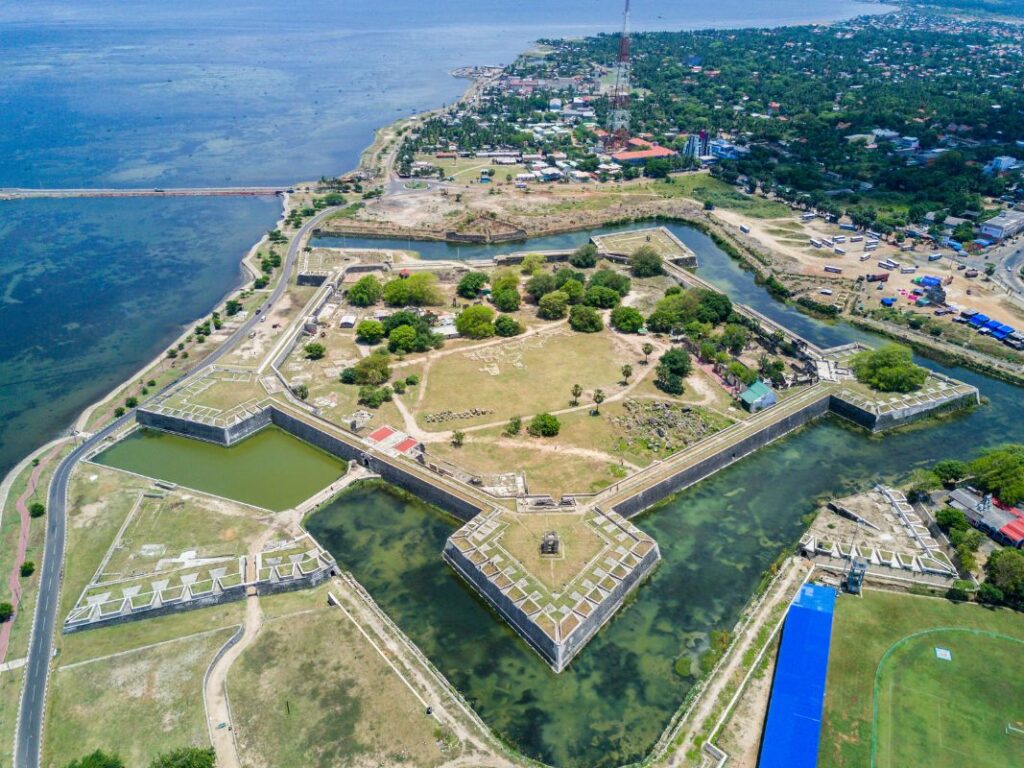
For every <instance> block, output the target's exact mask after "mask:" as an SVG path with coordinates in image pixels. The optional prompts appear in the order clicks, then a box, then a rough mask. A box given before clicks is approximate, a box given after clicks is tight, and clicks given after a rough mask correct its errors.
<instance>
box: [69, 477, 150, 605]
mask: <svg viewBox="0 0 1024 768" xmlns="http://www.w3.org/2000/svg"><path fill="white" fill-rule="evenodd" d="M150 484H151V483H150V482H149V481H148V480H145V479H143V478H140V477H135V476H134V475H129V474H127V473H125V472H118V471H115V470H112V469H106V468H105V467H101V466H98V465H95V464H80V465H79V466H78V468H77V469H76V470H75V473H74V475H73V476H72V478H71V484H70V486H69V487H68V505H67V510H68V526H67V542H66V548H67V549H66V551H67V557H66V558H65V561H64V580H63V582H62V585H61V606H60V610H59V611H58V618H59V619H60V620H62V621H63V618H64V617H65V616H67V614H68V612H69V611H70V610H71V609H72V607H74V605H75V603H76V602H77V600H78V596H79V595H80V594H81V592H82V590H83V589H84V588H85V585H86V584H88V583H89V581H90V580H91V579H92V576H93V574H94V573H95V572H96V569H97V568H98V567H99V565H100V562H101V561H102V560H103V555H104V554H105V553H106V551H107V548H108V547H110V543H111V542H112V541H113V540H114V537H115V536H116V535H117V531H118V529H119V528H120V527H121V524H122V523H123V522H124V519H125V517H126V516H127V515H128V513H129V512H130V511H131V509H132V507H133V506H134V505H135V503H136V502H137V501H138V499H139V494H140V493H141V492H142V490H143V489H145V488H147V487H149V486H150Z"/></svg>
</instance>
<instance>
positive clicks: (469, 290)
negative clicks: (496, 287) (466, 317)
mask: <svg viewBox="0 0 1024 768" xmlns="http://www.w3.org/2000/svg"><path fill="white" fill-rule="evenodd" d="M485 285H487V274H486V273H485V272H467V273H466V274H465V275H463V276H462V279H461V280H459V285H458V287H456V289H455V290H456V292H457V293H458V294H459V296H461V297H463V298H464V299H475V298H476V297H477V295H478V294H479V293H480V291H481V289H482V288H483V287H484V286H485Z"/></svg>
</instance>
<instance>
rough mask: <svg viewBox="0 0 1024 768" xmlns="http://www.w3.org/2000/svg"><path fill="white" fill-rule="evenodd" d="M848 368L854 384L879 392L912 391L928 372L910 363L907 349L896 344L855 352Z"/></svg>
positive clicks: (919, 386)
mask: <svg viewBox="0 0 1024 768" xmlns="http://www.w3.org/2000/svg"><path fill="white" fill-rule="evenodd" d="M850 367H851V368H852V369H853V375H854V376H856V377H857V381H860V382H862V383H864V384H867V385H868V386H869V387H871V388H872V389H877V390H878V391H879V392H913V391H915V390H918V389H920V388H921V385H923V384H924V382H925V379H927V378H928V371H926V370H925V369H924V368H922V367H921V366H919V365H916V364H915V363H914V360H913V356H912V354H911V352H910V349H909V348H907V347H904V346H901V345H899V344H885V345H883V346H881V347H879V348H878V349H875V350H871V349H865V350H863V351H861V352H858V353H857V354H856V355H854V356H853V358H852V359H851V360H850Z"/></svg>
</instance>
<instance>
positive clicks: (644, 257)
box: [629, 245, 664, 277]
mask: <svg viewBox="0 0 1024 768" xmlns="http://www.w3.org/2000/svg"><path fill="white" fill-rule="evenodd" d="M629 272H630V274H632V275H633V277H654V276H655V275H660V274H661V273H662V272H664V268H663V267H662V263H661V256H659V255H658V252H657V251H656V250H654V249H653V248H652V247H651V246H649V245H642V246H640V247H639V248H637V249H636V250H635V251H633V254H632V255H631V256H630V257H629Z"/></svg>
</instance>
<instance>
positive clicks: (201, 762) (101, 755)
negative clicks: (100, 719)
mask: <svg viewBox="0 0 1024 768" xmlns="http://www.w3.org/2000/svg"><path fill="white" fill-rule="evenodd" d="M216 762H217V758H216V754H215V753H214V751H213V748H212V747H181V748H179V749H175V750H172V751H170V752H165V753H163V754H162V755H159V756H157V757H155V758H153V760H152V761H151V762H150V763H149V768H214V766H215V765H216ZM64 768H125V764H124V761H123V760H121V758H120V757H118V756H117V755H116V754H113V753H107V752H104V751H103V750H100V749H97V750H96V751H95V752H93V753H92V754H89V755H86V756H85V757H80V758H78V759H77V760H72V761H71V762H70V763H68V764H67V765H65V766H64Z"/></svg>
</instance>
